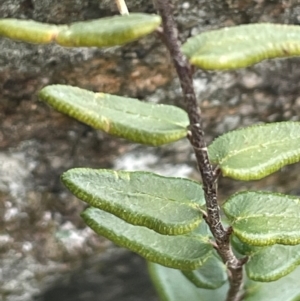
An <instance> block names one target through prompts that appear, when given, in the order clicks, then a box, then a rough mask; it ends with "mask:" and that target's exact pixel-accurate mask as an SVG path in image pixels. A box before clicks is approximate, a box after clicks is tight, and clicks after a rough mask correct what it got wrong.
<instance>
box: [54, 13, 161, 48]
mask: <svg viewBox="0 0 300 301" xmlns="http://www.w3.org/2000/svg"><path fill="white" fill-rule="evenodd" d="M160 23H161V18H160V16H158V15H150V14H141V13H131V14H129V15H122V16H115V17H107V18H102V19H99V20H92V21H85V22H76V23H73V24H71V25H70V26H69V27H68V28H66V29H63V30H61V31H60V32H59V34H58V36H57V38H56V42H57V43H58V44H60V45H62V46H70V47H78V46H79V47H82V46H88V47H91V46H96V47H108V46H115V45H123V44H125V43H128V42H132V41H134V40H137V39H138V38H140V37H143V36H145V35H147V34H149V33H151V32H152V31H154V30H155V29H156V28H157V27H158V26H159V25H160Z"/></svg>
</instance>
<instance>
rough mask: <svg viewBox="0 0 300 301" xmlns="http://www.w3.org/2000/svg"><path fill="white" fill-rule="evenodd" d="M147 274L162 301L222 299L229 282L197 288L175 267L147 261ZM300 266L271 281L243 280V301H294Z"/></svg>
mask: <svg viewBox="0 0 300 301" xmlns="http://www.w3.org/2000/svg"><path fill="white" fill-rule="evenodd" d="M149 271H150V276H151V279H152V281H153V284H154V286H155V288H156V290H157V292H158V295H159V297H160V298H161V300H162V301H182V300H188V301H212V300H218V301H224V300H225V299H226V295H227V291H228V282H226V283H225V284H224V285H223V286H221V287H220V288H218V289H216V290H208V289H200V288H197V287H195V286H194V285H193V284H192V283H190V282H189V281H188V280H187V279H185V277H184V276H183V275H182V273H180V271H178V270H176V269H170V268H166V267H164V266H161V265H159V264H155V263H149ZM299 279H300V268H299V267H298V268H297V269H296V270H295V271H293V272H292V273H290V274H289V275H287V276H286V277H283V278H281V279H279V280H277V281H274V282H270V283H263V282H254V281H251V280H247V281H246V287H245V296H244V298H243V301H266V300H267V301H283V300H284V301H296V300H299V298H300V287H299Z"/></svg>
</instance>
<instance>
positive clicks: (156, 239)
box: [81, 207, 213, 269]
mask: <svg viewBox="0 0 300 301" xmlns="http://www.w3.org/2000/svg"><path fill="white" fill-rule="evenodd" d="M81 216H82V218H83V220H84V221H85V223H86V224H87V225H88V226H89V227H91V228H92V229H93V230H94V231H95V232H96V233H97V234H99V235H103V236H104V237H106V238H108V239H110V240H111V241H113V242H114V243H116V244H117V245H119V246H121V247H125V248H127V249H129V250H131V251H133V252H136V253H137V254H139V255H141V256H142V257H144V258H146V259H147V260H150V261H153V262H156V263H159V264H162V265H165V266H168V267H173V268H176V269H195V268H198V267H199V266H201V265H203V264H204V263H205V262H206V260H207V259H208V258H209V257H210V256H211V253H212V250H213V247H212V245H211V244H210V243H209V236H208V235H207V232H206V233H205V231H204V233H203V234H202V235H199V233H198V234H197V235H195V236H192V235H178V236H168V235H161V234H158V233H156V232H154V231H153V230H150V229H148V228H145V227H140V226H134V225H131V224H128V223H126V222H125V221H123V220H122V219H120V218H118V217H116V216H114V215H112V214H110V213H107V212H105V211H102V210H100V209H97V208H93V207H91V208H88V209H86V210H85V211H84V212H83V213H82V214H81ZM204 230H205V229H204Z"/></svg>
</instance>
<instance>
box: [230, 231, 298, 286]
mask: <svg viewBox="0 0 300 301" xmlns="http://www.w3.org/2000/svg"><path fill="white" fill-rule="evenodd" d="M232 244H233V246H234V248H235V249H236V250H237V251H238V252H239V253H240V254H243V255H247V256H249V260H248V262H247V263H246V273H247V276H248V277H249V278H250V279H251V280H254V281H261V282H270V281H275V280H278V279H280V278H282V277H284V276H286V275H287V274H289V273H291V272H292V271H293V270H294V269H295V268H296V267H297V266H298V265H299V264H300V245H296V246H288V245H278V244H276V245H272V246H267V247H255V246H250V245H247V244H245V243H244V242H241V241H240V240H239V239H238V238H237V237H236V236H235V235H233V236H232Z"/></svg>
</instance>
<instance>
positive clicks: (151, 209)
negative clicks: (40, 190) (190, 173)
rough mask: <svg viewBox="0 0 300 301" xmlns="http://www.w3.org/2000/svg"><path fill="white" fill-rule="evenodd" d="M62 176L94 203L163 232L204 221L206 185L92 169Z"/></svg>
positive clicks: (74, 190) (190, 227)
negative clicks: (202, 207) (203, 186)
mask: <svg viewBox="0 0 300 301" xmlns="http://www.w3.org/2000/svg"><path fill="white" fill-rule="evenodd" d="M61 179H62V182H63V183H64V184H65V186H66V187H67V188H68V189H69V190H70V191H71V192H72V193H73V194H75V195H76V196H77V197H78V198H80V199H81V200H83V201H85V202H87V203H88V204H90V205H91V206H93V207H97V208H100V209H102V210H105V211H107V212H110V213H112V214H115V215H116V216H118V217H120V218H122V219H123V220H125V221H127V222H128V223H131V224H133V225H140V226H145V227H148V228H150V229H153V230H155V231H156V232H159V233H162V234H168V235H178V234H183V233H188V232H190V231H192V230H193V229H195V228H196V227H198V225H199V224H200V223H201V221H202V220H203V218H202V213H201V211H200V207H201V206H203V205H204V194H203V190H202V186H201V185H199V184H198V183H196V182H194V181H191V180H188V179H182V178H169V177H162V176H159V175H156V174H153V173H149V172H126V171H112V170H106V169H88V168H75V169H71V170H68V171H67V172H65V173H63V174H62V177H61Z"/></svg>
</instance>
